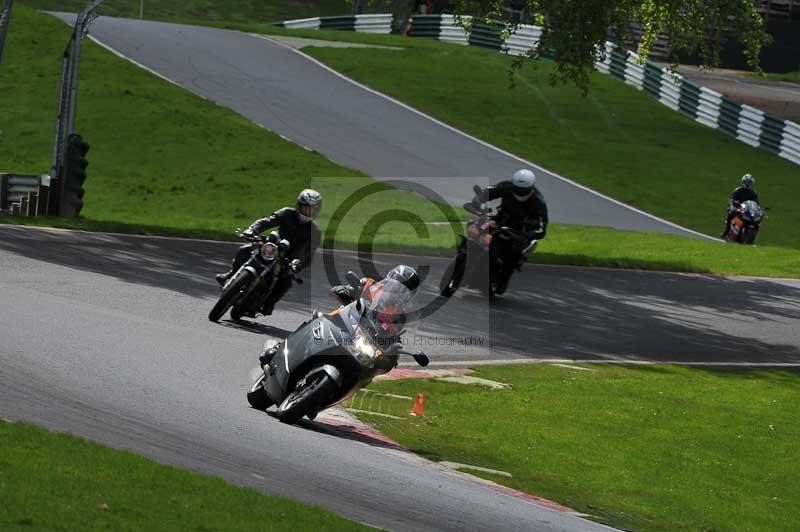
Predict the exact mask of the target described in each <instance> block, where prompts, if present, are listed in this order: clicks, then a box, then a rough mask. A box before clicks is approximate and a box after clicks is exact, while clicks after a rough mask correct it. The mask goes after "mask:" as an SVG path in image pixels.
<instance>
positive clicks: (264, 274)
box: [208, 231, 303, 322]
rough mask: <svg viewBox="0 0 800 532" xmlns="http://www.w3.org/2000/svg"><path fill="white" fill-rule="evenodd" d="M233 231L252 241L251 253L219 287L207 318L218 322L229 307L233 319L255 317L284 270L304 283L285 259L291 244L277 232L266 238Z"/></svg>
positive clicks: (297, 280)
mask: <svg viewBox="0 0 800 532" xmlns="http://www.w3.org/2000/svg"><path fill="white" fill-rule="evenodd" d="M236 234H237V236H239V237H242V238H246V239H247V240H248V241H249V242H250V243H251V244H252V246H253V254H252V255H251V256H250V259H248V261H247V262H245V263H244V264H243V265H242V267H241V268H239V270H238V271H237V272H236V273H234V275H232V276H231V278H230V279H228V282H226V283H225V285H224V286H223V287H222V293H221V294H220V296H219V299H218V300H217V302H216V304H215V305H214V307H213V308H212V309H211V312H209V313H208V319H209V320H210V321H213V322H218V321H219V320H220V319H221V318H222V316H224V315H225V313H226V312H227V311H228V309H230V311H231V318H232V319H234V320H239V319H240V318H241V317H242V316H245V315H250V316H253V317H255V315H256V314H257V313H259V311H260V310H261V309H262V307H263V306H264V304H265V303H266V302H267V301H268V299H269V297H270V296H271V294H272V289H273V288H274V286H275V283H276V282H277V281H278V279H279V278H280V276H281V275H285V273H284V272H287V271H288V272H289V273H288V274H289V275H290V277H291V279H292V280H293V281H294V282H296V283H297V284H302V282H303V280H302V279H300V278H298V277H295V276H294V273H295V272H294V269H293V265H292V263H291V262H290V261H289V258H288V253H289V249H290V248H291V244H290V243H289V241H288V240H286V239H285V238H281V237H280V235H279V234H278V233H277V232H276V231H273V232H272V233H270V235H269V236H268V237H267V238H263V237H261V236H257V235H253V236H245V235H244V234H243V233H240V232H238V231H237V232H236Z"/></svg>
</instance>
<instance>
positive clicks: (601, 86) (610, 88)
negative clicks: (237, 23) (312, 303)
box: [251, 28, 800, 247]
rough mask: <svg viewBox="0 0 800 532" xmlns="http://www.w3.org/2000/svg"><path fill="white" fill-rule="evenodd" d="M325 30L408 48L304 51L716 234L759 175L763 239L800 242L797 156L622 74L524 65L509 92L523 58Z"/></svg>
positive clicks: (630, 200) (513, 148)
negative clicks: (695, 117)
mask: <svg viewBox="0 0 800 532" xmlns="http://www.w3.org/2000/svg"><path fill="white" fill-rule="evenodd" d="M251 29H255V28H251ZM261 31H268V32H271V33H278V32H279V33H282V34H286V33H289V32H287V30H285V29H280V30H277V29H262V30H261ZM294 34H297V35H303V36H310V35H311V34H310V33H309V32H307V31H306V32H294ZM314 35H315V36H316V37H318V38H322V39H341V40H353V41H358V42H375V43H380V44H393V45H395V46H397V45H400V46H404V49H403V50H399V51H398V50H383V49H374V48H367V49H364V48H359V49H356V48H344V49H340V48H314V47H309V48H305V49H304V51H305V52H307V53H309V54H310V55H312V56H313V57H315V58H316V59H319V60H321V61H323V62H324V63H325V64H327V65H329V66H330V67H332V68H335V69H336V70H338V71H339V72H342V73H343V74H345V75H347V76H349V77H351V78H353V79H355V80H358V81H359V82H362V83H365V84H366V85H369V86H370V87H372V88H375V89H377V90H379V91H381V92H384V93H386V94H389V95H391V96H393V97H395V98H398V99H400V100H401V101H404V102H406V103H408V104H410V105H412V106H414V107H416V108H418V109H420V110H421V111H424V112H426V113H428V114H430V115H432V116H434V117H436V118H438V119H440V120H442V121H444V122H446V123H448V124H450V125H452V126H454V127H457V128H459V129H461V130H463V131H465V132H467V133H469V134H471V135H474V136H476V137H478V138H480V139H482V140H485V141H487V142H490V143H492V144H494V145H496V146H499V147H501V148H503V149H505V150H508V151H510V152H512V153H514V154H516V155H519V156H521V157H524V158H526V159H528V160H531V161H535V162H537V163H538V164H541V165H542V166H544V167H545V168H548V169H551V170H553V171H555V172H558V173H559V174H562V175H565V176H567V177H570V178H572V179H574V180H576V181H578V182H580V183H582V184H584V185H587V186H589V187H591V188H593V189H595V190H598V191H600V192H602V193H604V194H607V195H609V196H611V197H614V198H616V199H618V200H620V201H623V202H625V203H627V204H629V205H633V206H635V207H637V208H640V209H642V210H645V211H647V212H650V213H653V214H656V215H658V216H660V217H663V218H666V219H668V220H671V221H673V222H676V223H678V224H680V225H684V226H687V227H690V228H692V229H695V230H698V231H701V232H703V233H706V234H715V233H717V232H719V231H720V227H719V225H720V224H719V219H720V216H721V215H722V214H724V213H723V211H724V208H725V205H726V202H727V198H728V195H729V194H730V192H731V190H733V188H734V187H735V186H736V185H737V184H738V180H739V177H740V176H741V175H742V174H744V173H745V172H750V173H752V174H754V175H756V176H757V178H758V185H759V192H760V194H761V196H762V198H763V200H764V203H765V205H766V206H767V207H770V218H769V224H768V225H767V226H765V230H764V231H763V234H762V235H761V236H760V238H761V242H762V243H763V244H768V245H778V246H792V247H795V246H797V245H798V241H797V238H796V237H795V235H794V231H793V227H796V226H797V224H798V223H800V209H798V208H797V206H796V202H795V201H794V199H793V198H794V196H796V193H797V191H798V189H800V182H799V181H798V180H797V176H798V166H797V165H796V164H793V163H791V162H789V161H786V160H784V159H781V158H780V157H777V156H775V155H772V154H769V153H767V152H765V151H763V150H758V149H755V148H751V147H749V146H747V145H745V144H743V143H741V142H739V141H737V140H736V139H733V138H731V137H728V136H726V135H724V134H722V133H720V132H717V131H715V130H713V129H711V128H708V127H706V126H703V125H701V124H698V123H696V122H694V121H692V120H690V119H689V118H687V117H685V116H683V115H681V114H679V113H676V112H674V111H672V110H670V109H669V108H667V107H665V106H663V105H661V104H660V103H658V102H657V101H656V100H654V99H653V98H651V97H650V96H648V95H646V94H645V93H643V92H641V91H638V90H636V89H635V88H633V87H630V86H628V85H625V84H624V83H622V82H620V81H618V80H616V79H613V78H611V77H610V76H606V75H603V74H599V73H596V74H594V75H593V76H592V88H591V92H590V93H589V95H588V96H587V97H582V95H581V93H580V91H579V90H578V89H576V88H575V87H572V86H569V85H567V86H551V85H550V84H549V82H548V76H549V74H550V73H551V72H552V70H553V68H554V66H553V65H552V64H551V63H550V62H547V61H542V62H540V63H538V64H537V65H528V67H526V68H525V69H523V70H522V71H521V72H520V73H519V74H518V75H516V76H515V77H514V81H515V86H514V88H512V89H509V86H508V71H509V65H510V62H511V58H509V57H507V56H504V55H502V54H498V53H496V52H493V51H488V50H483V49H480V48H475V47H464V46H456V45H448V44H444V43H436V42H426V43H424V44H417V43H418V42H419V41H420V40H417V39H408V38H406V39H403V38H401V37H393V36H388V37H387V36H377V37H376V36H369V35H358V36H356V35H345V32H340V33H338V34H337V33H334V32H316V34H314ZM403 43H405V45H404V44H403ZM481 117H490V119H483V118H481Z"/></svg>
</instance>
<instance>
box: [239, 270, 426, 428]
mask: <svg viewBox="0 0 800 532" xmlns="http://www.w3.org/2000/svg"><path fill="white" fill-rule="evenodd" d="M411 297H412V296H411V292H410V291H409V290H408V288H406V287H405V286H404V285H403V284H402V283H400V282H398V281H396V280H394V279H386V280H383V281H380V282H379V283H376V284H373V285H372V287H370V289H369V291H364V292H362V293H361V295H360V296H359V297H358V298H356V299H355V300H354V301H353V302H352V303H349V304H347V305H344V306H342V307H340V308H338V309H337V310H334V311H333V312H330V313H327V314H322V313H320V312H319V311H316V310H315V311H314V313H313V314H312V316H311V319H310V320H309V321H306V322H305V323H303V324H302V325H301V326H300V327H299V328H298V329H297V330H296V331H294V332H293V333H292V334H291V335H289V337H288V338H286V339H285V340H284V341H282V342H275V341H268V342H267V343H266V344H265V345H264V350H263V351H262V354H261V356H260V357H259V365H260V367H261V375H260V376H259V377H258V379H256V381H255V382H254V383H253V384H252V386H251V387H250V391H249V392H248V394H247V401H248V402H249V403H250V406H252V407H253V408H255V409H258V410H266V409H267V408H269V407H270V406H272V405H277V410H276V412H275V415H276V417H277V418H278V419H279V420H281V421H283V422H285V423H295V422H297V421H299V420H300V419H301V418H302V417H303V416H307V417H308V418H309V419H314V418H315V417H316V415H317V413H319V412H320V411H322V410H325V409H326V408H330V407H331V406H333V405H335V404H337V403H339V402H341V401H344V400H345V399H347V398H348V397H350V396H351V395H353V394H354V393H356V392H357V391H358V390H360V389H361V388H363V387H364V386H367V385H368V384H369V383H370V382H371V381H372V379H374V378H375V377H376V376H377V375H381V374H383V373H388V372H389V371H391V370H392V369H393V368H394V367H395V366H396V365H397V361H398V357H399V356H400V355H410V356H412V357H414V360H416V362H417V363H418V364H419V365H420V366H427V365H428V363H429V359H428V357H427V356H426V355H425V354H424V353H422V352H418V353H411V352H408V351H404V350H403V348H402V339H401V335H402V334H403V332H405V331H404V330H403V329H402V327H403V324H404V322H405V320H406V316H407V312H408V311H407V308H408V304H409V302H410V300H411Z"/></svg>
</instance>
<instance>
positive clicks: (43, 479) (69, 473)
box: [0, 421, 372, 532]
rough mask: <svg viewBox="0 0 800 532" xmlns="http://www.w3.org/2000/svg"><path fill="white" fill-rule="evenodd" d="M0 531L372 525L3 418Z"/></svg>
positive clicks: (357, 527)
mask: <svg viewBox="0 0 800 532" xmlns="http://www.w3.org/2000/svg"><path fill="white" fill-rule="evenodd" d="M0 443H2V449H3V453H2V454H0V529H2V530H4V531H8V532H11V531H22V530H28V531H37V530H47V531H55V530H66V531H69V530H81V531H85V532H91V531H95V530H149V531H153V532H158V531H167V530H198V531H200V530H202V531H207V532H211V531H217V530H225V531H229V530H230V531H239V530H240V531H247V532H249V531H251V530H255V529H258V530H275V531H278V530H285V531H295V530H372V529H370V528H368V527H365V526H361V525H358V524H356V523H353V522H351V521H348V520H346V519H344V518H342V517H339V516H337V515H335V514H333V513H332V512H328V511H327V510H323V509H321V508H316V507H313V506H309V505H305V504H300V503H297V502H293V501H290V500H288V499H282V498H276V497H269V496H267V495H262V494H261V493H258V492H256V491H253V490H249V489H245V488H239V487H235V486H232V485H230V484H228V483H226V482H224V481H223V480H220V479H216V478H212V477H208V476H204V475H200V474H196V473H192V472H189V471H185V470H182V469H177V468H173V467H167V466H162V465H159V464H157V463H155V462H153V461H151V460H147V459H145V458H142V457H139V456H136V455H135V454H133V453H130V452H125V451H116V450H113V449H109V448H107V447H103V446H100V445H97V444H94V443H91V442H88V441H86V440H82V439H79V438H74V437H71V436H66V435H63V434H56V433H52V432H47V431H45V430H43V429H41V428H38V427H34V426H32V425H27V424H21V423H6V422H3V421H0Z"/></svg>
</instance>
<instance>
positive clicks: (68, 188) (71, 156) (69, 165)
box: [59, 133, 89, 216]
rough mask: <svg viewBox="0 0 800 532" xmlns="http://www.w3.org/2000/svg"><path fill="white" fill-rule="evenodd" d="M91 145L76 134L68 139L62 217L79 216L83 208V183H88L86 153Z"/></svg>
mask: <svg viewBox="0 0 800 532" xmlns="http://www.w3.org/2000/svg"><path fill="white" fill-rule="evenodd" d="M88 151H89V144H88V143H87V142H86V141H85V140H83V138H82V137H81V136H80V135H78V134H75V133H72V134H70V136H69V137H68V138H67V153H66V157H65V161H64V176H63V180H64V184H63V187H64V188H63V195H62V197H61V212H60V213H59V214H60V215H61V216H78V214H80V212H81V209H82V208H83V194H84V190H83V182H84V181H86V167H87V166H89V161H87V160H86V153H87V152H88Z"/></svg>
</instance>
